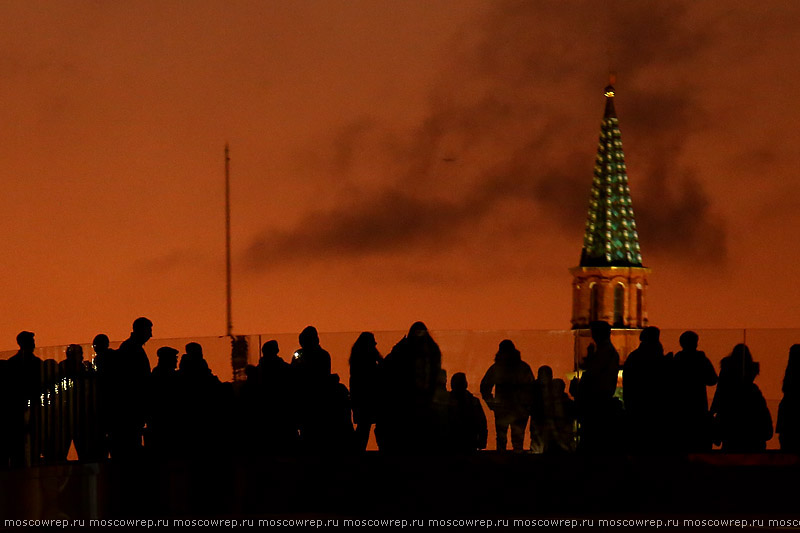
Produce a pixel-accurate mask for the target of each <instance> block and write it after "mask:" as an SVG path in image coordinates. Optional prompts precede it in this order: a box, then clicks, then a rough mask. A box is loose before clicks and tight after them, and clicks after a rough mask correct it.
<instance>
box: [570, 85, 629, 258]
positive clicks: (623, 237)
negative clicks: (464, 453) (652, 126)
mask: <svg viewBox="0 0 800 533" xmlns="http://www.w3.org/2000/svg"><path fill="white" fill-rule="evenodd" d="M605 96H606V111H605V114H604V116H603V124H602V127H601V129H600V144H599V146H598V148H597V159H596V160H595V165H594V180H593V181H592V196H591V199H590V202H589V216H588V218H587V219H586V232H585V233H584V236H583V251H582V252H581V263H580V266H626V267H627V266H635V267H640V266H642V254H641V252H640V250H639V234H638V233H637V231H636V222H635V221H634V219H633V207H632V205H631V191H630V189H629V188H628V175H627V173H626V168H625V154H624V153H623V152H622V137H621V135H620V132H619V119H618V118H617V112H616V111H615V110H614V87H612V86H611V85H609V86H608V87H606V88H605Z"/></svg>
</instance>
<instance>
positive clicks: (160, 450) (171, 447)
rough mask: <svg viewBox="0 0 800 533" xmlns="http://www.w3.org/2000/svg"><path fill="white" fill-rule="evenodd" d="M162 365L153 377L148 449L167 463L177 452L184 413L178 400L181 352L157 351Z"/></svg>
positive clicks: (151, 378)
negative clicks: (180, 409)
mask: <svg viewBox="0 0 800 533" xmlns="http://www.w3.org/2000/svg"><path fill="white" fill-rule="evenodd" d="M156 357H157V358H158V363H157V364H156V366H155V367H154V368H153V371H152V372H151V374H150V382H151V384H150V406H149V408H148V410H147V411H148V412H147V433H146V437H145V445H146V447H147V448H148V449H149V450H150V451H151V452H152V455H153V456H155V457H157V458H160V459H163V458H168V457H172V456H173V455H174V454H175V453H176V452H177V444H178V435H177V428H178V426H179V417H180V413H179V412H178V409H177V406H178V403H179V398H178V391H179V385H178V350H176V349H175V348H173V347H171V346H162V347H160V348H159V349H158V350H156Z"/></svg>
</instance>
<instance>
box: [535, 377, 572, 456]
mask: <svg viewBox="0 0 800 533" xmlns="http://www.w3.org/2000/svg"><path fill="white" fill-rule="evenodd" d="M565 390H566V383H564V380H563V379H554V378H553V369H552V368H550V366H548V365H542V366H540V367H539V370H538V372H537V377H536V387H535V389H534V401H533V409H532V410H531V450H532V451H537V452H541V453H550V452H563V451H573V450H574V449H575V434H574V428H573V426H574V422H575V414H574V409H573V405H572V404H573V402H572V400H571V399H570V398H569V396H567V394H566V392H565Z"/></svg>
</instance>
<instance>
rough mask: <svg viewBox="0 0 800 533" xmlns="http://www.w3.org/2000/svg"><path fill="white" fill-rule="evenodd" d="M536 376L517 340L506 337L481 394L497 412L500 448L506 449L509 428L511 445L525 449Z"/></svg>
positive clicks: (482, 386) (495, 420)
mask: <svg viewBox="0 0 800 533" xmlns="http://www.w3.org/2000/svg"><path fill="white" fill-rule="evenodd" d="M533 386H534V378H533V371H531V367H530V366H529V365H528V363H526V362H525V361H523V360H522V358H521V356H520V352H519V350H517V349H516V347H515V346H514V343H513V342H512V341H511V340H509V339H505V340H504V341H502V342H501V343H500V345H499V347H498V350H497V354H496V355H495V358H494V364H492V365H491V366H490V367H489V369H488V370H487V371H486V374H484V376H483V379H482V380H481V384H480V391H481V397H482V398H483V401H485V402H486V405H487V406H488V407H489V409H490V410H491V411H493V412H494V427H495V432H496V433H495V435H496V441H497V449H498V450H505V449H506V447H507V444H508V431H509V428H510V430H511V447H512V448H513V449H514V450H515V451H522V449H523V446H524V439H525V427H526V426H527V425H528V416H529V415H530V410H531V407H532V400H533Z"/></svg>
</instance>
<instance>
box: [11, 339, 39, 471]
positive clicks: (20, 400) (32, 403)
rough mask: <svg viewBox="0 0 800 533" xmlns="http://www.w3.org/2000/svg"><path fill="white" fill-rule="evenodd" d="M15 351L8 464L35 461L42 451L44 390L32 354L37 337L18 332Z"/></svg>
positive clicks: (35, 358)
mask: <svg viewBox="0 0 800 533" xmlns="http://www.w3.org/2000/svg"><path fill="white" fill-rule="evenodd" d="M17 345H18V346H19V350H18V351H17V353H15V354H14V355H12V356H11V357H9V359H8V363H7V364H6V371H7V372H8V377H9V379H8V384H9V388H10V391H9V395H10V397H11V404H10V406H9V418H10V428H9V455H10V463H11V466H15V467H19V466H31V465H32V464H37V463H38V462H39V458H40V455H41V440H42V439H41V434H40V430H39V428H40V422H41V415H42V402H41V399H40V396H41V394H42V392H43V383H42V360H41V359H39V357H37V356H36V354H34V350H35V349H36V341H35V340H34V334H33V333H32V332H30V331H21V332H20V333H19V334H18V335H17Z"/></svg>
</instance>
